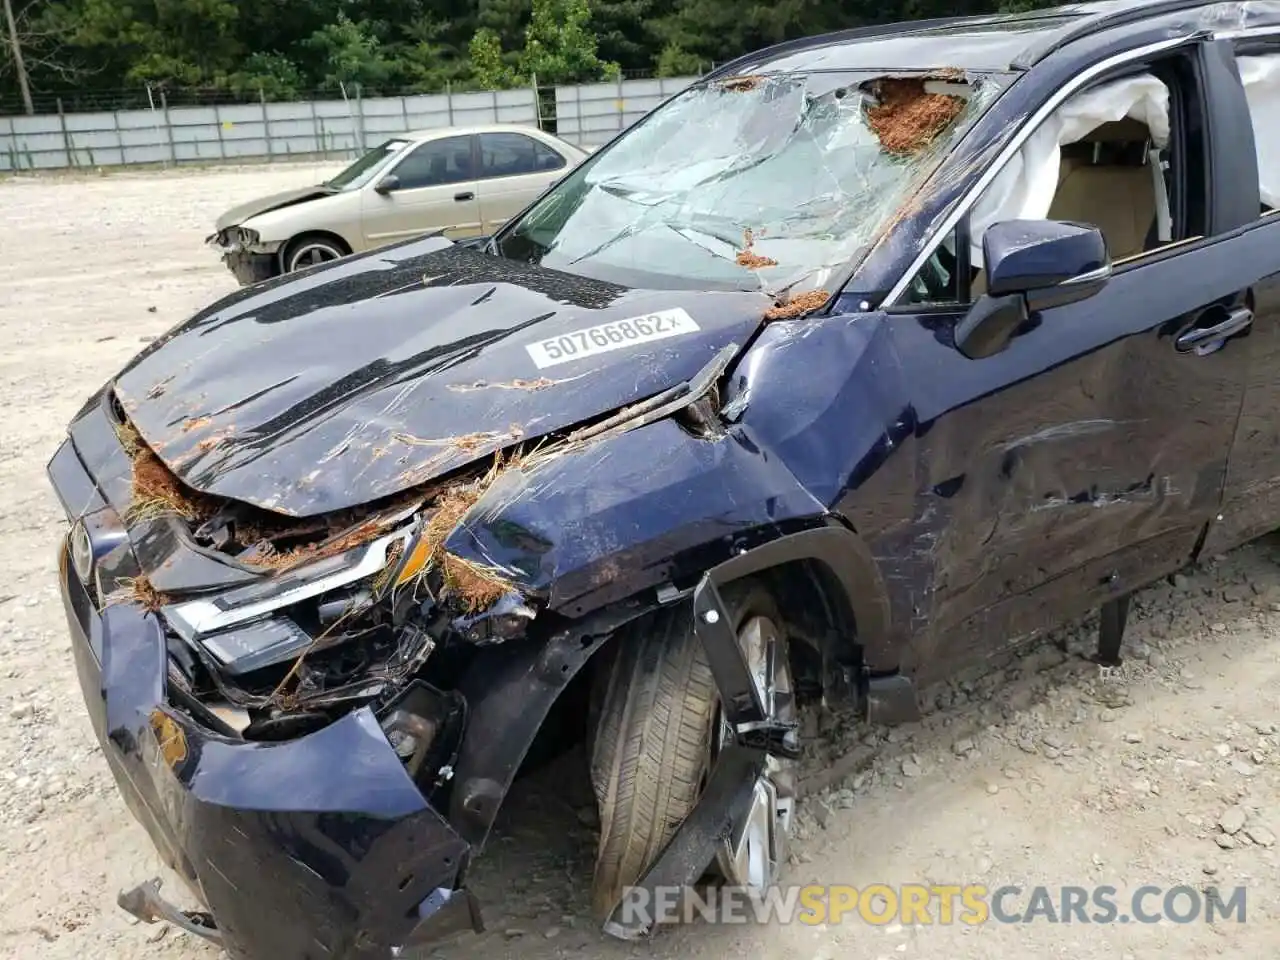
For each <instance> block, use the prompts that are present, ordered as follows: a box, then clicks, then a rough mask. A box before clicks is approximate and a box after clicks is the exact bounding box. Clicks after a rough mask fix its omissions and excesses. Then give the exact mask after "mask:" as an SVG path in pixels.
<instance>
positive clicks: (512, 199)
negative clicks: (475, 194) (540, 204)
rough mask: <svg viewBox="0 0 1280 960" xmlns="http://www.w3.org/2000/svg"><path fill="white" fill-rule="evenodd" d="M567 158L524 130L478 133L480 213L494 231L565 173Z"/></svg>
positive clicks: (487, 231)
mask: <svg viewBox="0 0 1280 960" xmlns="http://www.w3.org/2000/svg"><path fill="white" fill-rule="evenodd" d="M568 168H569V160H568V158H566V157H565V156H564V155H563V154H561V153H560V152H559V151H558V150H555V149H553V148H552V147H551V146H550V145H548V144H546V143H543V142H542V141H541V140H536V139H534V138H533V137H530V136H527V135H526V134H523V133H516V132H514V131H511V132H506V131H504V132H501V133H482V134H480V170H479V179H480V185H479V191H480V214H481V217H482V219H483V221H484V232H485V233H486V234H490V233H493V232H494V231H496V230H497V229H498V228H499V227H501V226H502V225H503V224H504V223H506V222H507V221H508V220H510V219H511V218H512V217H514V216H515V215H516V214H518V213H520V211H522V210H523V209H524V208H525V207H527V206H528V205H529V204H530V203H532V202H533V201H534V200H536V199H537V198H538V196H539V195H541V193H542V192H543V191H544V190H546V189H547V187H549V186H551V184H553V183H555V181H556V180H558V179H559V178H560V177H562V176H564V174H565V172H566V171H567V170H568Z"/></svg>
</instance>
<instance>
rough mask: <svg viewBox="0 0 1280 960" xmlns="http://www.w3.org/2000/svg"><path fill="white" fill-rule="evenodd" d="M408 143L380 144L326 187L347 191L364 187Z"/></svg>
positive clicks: (389, 141) (404, 141)
mask: <svg viewBox="0 0 1280 960" xmlns="http://www.w3.org/2000/svg"><path fill="white" fill-rule="evenodd" d="M408 143H409V141H408V140H388V141H386V142H385V143H380V144H378V146H376V147H374V148H373V149H372V150H370V151H369V152H368V153H366V154H364V155H362V156H361V157H360V158H359V159H358V160H356V162H355V163H353V164H351V166H349V167H347V169H345V170H343V171H342V172H341V173H340V174H338V175H337V176H336V177H333V178H331V179H330V180H328V181H327V182H326V184H325V186H328V187H333V189H335V190H347V189H349V188H352V187H362V186H364V185H365V184H366V183H368V182H369V181H370V180H371V179H372V178H373V175H374V174H375V173H377V172H378V170H380V169H381V168H382V166H383V164H385V163H386V162H387V161H388V160H390V159H391V158H392V157H394V156H395V155H396V154H397V153H399V152H400V151H401V150H403V149H404V148H405V147H406V146H407V145H408Z"/></svg>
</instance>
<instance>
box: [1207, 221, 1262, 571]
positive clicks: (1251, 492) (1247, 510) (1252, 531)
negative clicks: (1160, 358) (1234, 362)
mask: <svg viewBox="0 0 1280 960" xmlns="http://www.w3.org/2000/svg"><path fill="white" fill-rule="evenodd" d="M1268 221H1270V222H1264V224H1263V225H1262V226H1260V227H1257V228H1255V229H1254V230H1252V231H1250V233H1249V234H1248V236H1252V237H1253V238H1254V240H1253V242H1254V243H1255V244H1257V245H1261V246H1263V247H1265V248H1266V249H1267V250H1270V251H1280V215H1276V214H1273V215H1272V216H1271V217H1269V218H1268ZM1253 294H1254V304H1253V306H1254V321H1253V327H1252V328H1251V329H1250V331H1249V336H1248V339H1247V340H1246V341H1245V345H1246V346H1247V349H1248V353H1249V359H1248V380H1247V383H1246V386H1245V394H1244V403H1243V405H1242V407H1241V410H1240V422H1239V425H1238V427H1237V428H1236V435H1235V441H1234V443H1233V444H1232V447H1231V462H1230V464H1229V466H1228V467H1227V478H1226V484H1225V490H1224V495H1223V504H1222V509H1221V510H1219V511H1218V514H1217V516H1216V517H1215V520H1214V522H1213V524H1212V525H1211V527H1210V529H1209V535H1208V537H1206V538H1205V545H1204V549H1205V551H1206V552H1209V553H1219V552H1221V551H1223V550H1228V549H1230V548H1231V547H1233V546H1236V545H1238V544H1240V543H1244V542H1245V541H1247V540H1250V539H1252V538H1254V537H1257V536H1260V535H1262V534H1264V533H1267V532H1269V531H1271V530H1275V529H1276V528H1277V527H1280V273H1274V274H1272V275H1270V276H1268V277H1266V278H1265V279H1263V280H1261V281H1260V282H1259V283H1258V284H1257V286H1255V287H1254V291H1253ZM1218 517H1220V518H1221V519H1218Z"/></svg>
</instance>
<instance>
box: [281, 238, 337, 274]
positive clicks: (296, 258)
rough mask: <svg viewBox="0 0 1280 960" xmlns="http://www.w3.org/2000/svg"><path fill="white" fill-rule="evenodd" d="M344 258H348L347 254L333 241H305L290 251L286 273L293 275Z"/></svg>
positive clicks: (286, 263) (286, 262)
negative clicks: (298, 271)
mask: <svg viewBox="0 0 1280 960" xmlns="http://www.w3.org/2000/svg"><path fill="white" fill-rule="evenodd" d="M343 256H346V254H345V252H344V251H342V250H340V249H338V247H337V245H335V244H334V243H333V242H332V241H331V240H304V241H303V242H302V243H300V244H298V245H297V246H296V247H294V248H292V249H290V251H289V254H288V256H287V258H286V261H285V272H286V273H293V272H295V271H297V270H303V269H306V268H307V267H314V266H316V265H318V264H321V263H329V262H330V261H332V260H337V259H339V258H340V257H343Z"/></svg>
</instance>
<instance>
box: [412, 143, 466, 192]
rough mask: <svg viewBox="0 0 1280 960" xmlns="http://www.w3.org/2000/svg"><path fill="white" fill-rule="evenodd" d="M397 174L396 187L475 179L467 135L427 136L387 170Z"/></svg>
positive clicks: (415, 186) (442, 184) (438, 184)
mask: <svg viewBox="0 0 1280 960" xmlns="http://www.w3.org/2000/svg"><path fill="white" fill-rule="evenodd" d="M391 172H392V173H394V174H395V175H396V176H397V177H399V178H400V189H402V190H413V189H416V188H418V187H439V186H444V185H445V184H449V183H461V182H462V181H464V180H473V179H475V177H474V175H473V174H472V170H471V138H470V137H445V138H444V139H443V140H430V141H428V142H427V143H424V144H422V145H421V146H419V147H415V148H414V150H413V152H412V153H410V154H408V155H407V156H406V157H405V158H404V159H403V160H401V161H400V162H399V163H398V164H397V165H396V168H395V169H394V170H392V171H391Z"/></svg>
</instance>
